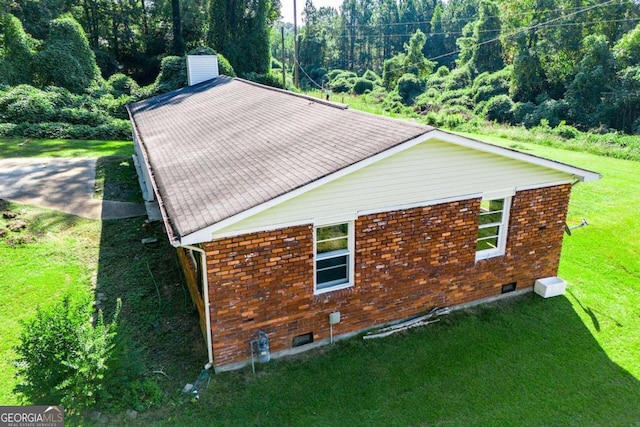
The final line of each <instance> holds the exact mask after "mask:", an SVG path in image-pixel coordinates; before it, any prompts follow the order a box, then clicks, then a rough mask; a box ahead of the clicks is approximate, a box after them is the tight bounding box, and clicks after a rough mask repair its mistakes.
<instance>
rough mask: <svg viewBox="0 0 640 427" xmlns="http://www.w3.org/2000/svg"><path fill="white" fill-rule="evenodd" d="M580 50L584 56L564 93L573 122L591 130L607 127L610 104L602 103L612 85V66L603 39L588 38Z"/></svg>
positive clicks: (612, 60)
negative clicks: (601, 126) (602, 126)
mask: <svg viewBox="0 0 640 427" xmlns="http://www.w3.org/2000/svg"><path fill="white" fill-rule="evenodd" d="M583 46H584V47H583V52H584V56H583V58H582V60H581V61H580V64H579V65H578V71H577V73H576V76H575V78H574V79H573V81H572V82H571V84H570V85H569V88H568V89H567V93H566V100H567V102H568V103H569V107H570V114H571V116H572V118H573V120H575V122H576V123H579V124H582V125H584V126H587V127H589V128H592V127H597V126H600V125H603V124H605V125H606V124H608V123H609V120H610V117H609V115H610V113H611V104H605V103H603V102H602V101H603V96H604V94H605V93H607V92H610V91H611V88H612V87H613V85H614V84H615V83H614V80H615V69H614V64H615V62H614V58H613V54H612V52H611V49H609V45H608V43H607V39H606V38H605V36H602V35H597V36H595V35H594V36H589V37H587V38H585V39H584V41H583Z"/></svg>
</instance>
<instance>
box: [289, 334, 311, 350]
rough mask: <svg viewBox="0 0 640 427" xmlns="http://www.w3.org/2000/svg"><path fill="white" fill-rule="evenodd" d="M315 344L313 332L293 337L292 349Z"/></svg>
mask: <svg viewBox="0 0 640 427" xmlns="http://www.w3.org/2000/svg"><path fill="white" fill-rule="evenodd" d="M312 342H313V332H309V333H306V334H302V335H298V336H295V337H293V343H292V344H291V346H292V347H300V346H301V345H305V344H311V343H312Z"/></svg>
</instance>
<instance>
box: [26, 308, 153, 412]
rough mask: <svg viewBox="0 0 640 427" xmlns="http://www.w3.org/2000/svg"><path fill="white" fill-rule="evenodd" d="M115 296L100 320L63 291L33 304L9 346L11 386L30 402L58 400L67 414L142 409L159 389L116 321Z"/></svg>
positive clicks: (55, 401)
mask: <svg viewBox="0 0 640 427" xmlns="http://www.w3.org/2000/svg"><path fill="white" fill-rule="evenodd" d="M120 307H121V304H120V301H118V303H117V306H116V310H115V313H114V315H113V319H112V320H111V322H109V323H105V321H104V319H103V316H102V312H97V313H95V312H94V310H93V308H92V306H91V305H90V304H89V303H88V302H85V301H71V299H70V298H69V297H64V298H63V300H62V301H60V302H59V303H57V304H55V305H53V306H52V307H49V308H46V309H43V308H38V310H37V312H36V315H35V317H34V318H32V319H30V320H29V321H27V322H24V323H23V325H24V330H23V332H22V334H21V336H20V344H19V345H18V346H17V347H16V348H15V352H16V355H17V358H16V365H17V370H16V372H17V373H16V375H17V377H18V378H19V379H20V383H19V384H18V385H17V386H16V388H15V390H14V391H15V392H16V393H17V394H18V395H20V396H21V397H22V398H23V399H24V400H25V401H26V402H29V403H30V404H36V405H51V404H60V405H62V406H64V407H65V411H66V412H67V413H69V414H77V413H78V412H80V411H82V410H84V409H87V408H91V407H95V406H98V407H100V408H114V409H120V410H121V409H124V408H135V409H138V410H140V409H146V408H149V407H151V406H156V405H158V404H159V403H160V402H161V401H162V399H163V395H162V392H161V391H160V389H159V387H158V385H157V384H156V383H154V382H153V381H151V380H150V379H148V378H145V377H144V376H143V374H142V372H141V369H140V367H141V365H140V363H139V361H138V359H137V358H139V354H138V353H137V352H135V351H131V347H132V346H131V343H130V342H128V341H129V338H127V335H126V333H125V331H123V330H121V329H120V327H119V324H118V315H119V313H120Z"/></svg>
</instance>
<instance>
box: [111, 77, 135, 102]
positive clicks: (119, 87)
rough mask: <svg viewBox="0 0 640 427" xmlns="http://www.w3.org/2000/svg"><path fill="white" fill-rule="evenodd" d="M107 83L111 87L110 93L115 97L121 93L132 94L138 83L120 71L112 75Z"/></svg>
mask: <svg viewBox="0 0 640 427" xmlns="http://www.w3.org/2000/svg"><path fill="white" fill-rule="evenodd" d="M107 83H108V85H109V86H110V87H111V94H112V95H113V96H114V97H116V98H117V97H119V96H121V95H133V94H134V93H135V92H136V91H137V90H138V84H137V83H136V82H135V81H134V80H133V79H132V78H131V77H128V76H125V75H124V74H122V73H118V74H114V75H112V76H111V77H109V80H108V81H107Z"/></svg>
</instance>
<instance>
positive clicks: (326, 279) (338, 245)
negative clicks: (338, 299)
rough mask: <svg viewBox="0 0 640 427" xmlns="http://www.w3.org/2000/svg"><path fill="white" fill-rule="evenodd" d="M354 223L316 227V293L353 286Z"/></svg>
mask: <svg viewBox="0 0 640 427" xmlns="http://www.w3.org/2000/svg"><path fill="white" fill-rule="evenodd" d="M351 229H352V223H350V222H346V223H342V224H334V225H327V226H322V227H316V236H315V237H316V243H315V256H316V259H315V268H316V271H315V282H316V288H315V290H316V293H322V292H327V291H331V290H336V289H342V288H346V287H349V286H351V276H352V273H351V272H352V271H353V268H352V267H353V266H352V262H353V247H352V246H353V245H352V240H353V239H352V238H351V231H352V230H351Z"/></svg>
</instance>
